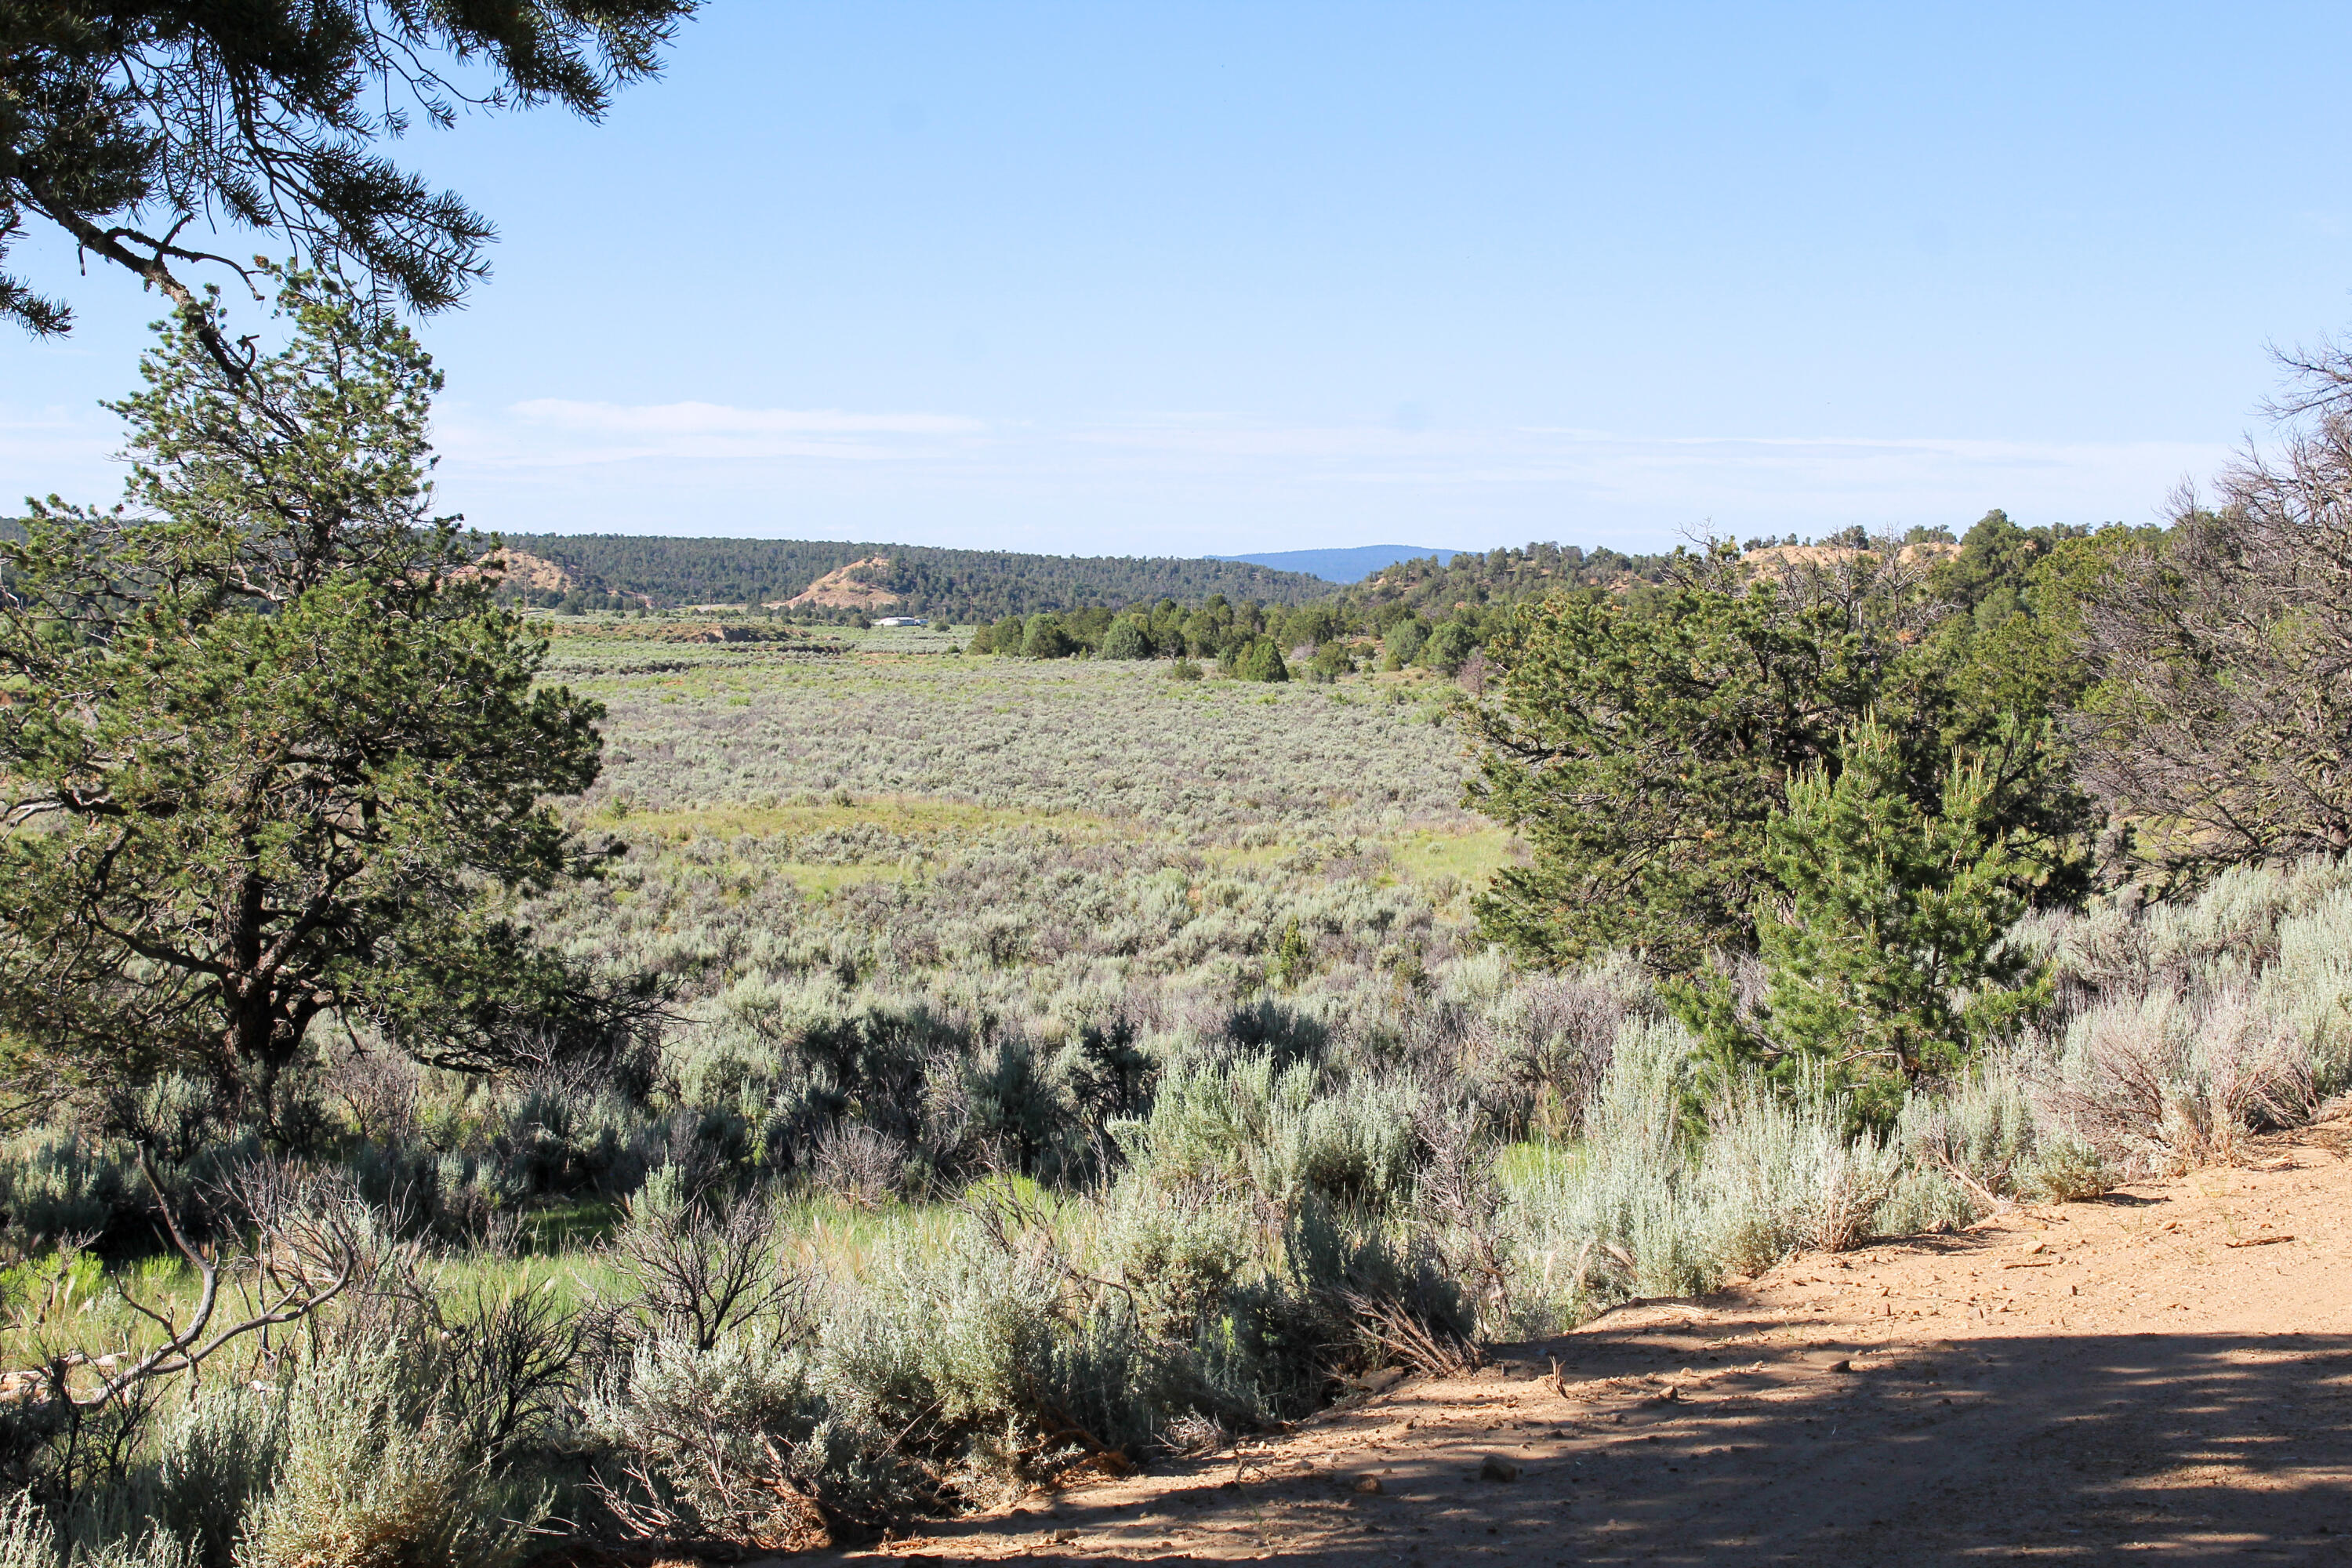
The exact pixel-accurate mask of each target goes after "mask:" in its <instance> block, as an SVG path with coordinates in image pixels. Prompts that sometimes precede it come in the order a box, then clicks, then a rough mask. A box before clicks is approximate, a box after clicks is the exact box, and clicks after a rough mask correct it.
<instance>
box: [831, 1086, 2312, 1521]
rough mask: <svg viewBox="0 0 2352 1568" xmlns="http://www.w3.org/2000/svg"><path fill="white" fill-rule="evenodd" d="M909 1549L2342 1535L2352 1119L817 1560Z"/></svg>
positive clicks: (1773, 1275) (1623, 1318) (1791, 1268)
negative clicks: (1213, 1454)
mask: <svg viewBox="0 0 2352 1568" xmlns="http://www.w3.org/2000/svg"><path fill="white" fill-rule="evenodd" d="M1554 1363H1557V1364H1558V1368H1559V1371H1558V1375H1557V1376H1555V1375H1554V1372H1553V1367H1554ZM1489 1459H1492V1460H1494V1461H1496V1463H1495V1464H1493V1465H1491V1466H1489V1465H1487V1464H1486V1461H1488V1460H1489ZM1482 1468H1484V1469H1485V1470H1486V1476H1484V1477H1483V1478H1482V1473H1481V1472H1482ZM1505 1477H1507V1478H1509V1479H1502V1478H1505ZM1374 1483H1377V1485H1375V1484H1374ZM892 1558H895V1559H898V1560H901V1561H906V1562H947V1563H962V1562H1006V1561H1013V1562H1018V1561H1023V1560H1029V1561H1038V1562H1054V1563H1087V1562H1095V1563H1129V1562H1143V1563H1155V1562H1157V1563H1166V1562H1225V1561H1235V1560H1259V1559H1266V1558H1280V1559H1282V1560H1284V1561H1296V1562H1300V1563H1330V1564H1349V1565H1355V1564H1365V1565H1369V1564H1375V1563H1380V1564H1386V1563H1407V1564H1431V1565H1434V1564H1437V1563H1457V1562H1480V1561H1485V1562H1496V1563H1620V1562H1636V1561H1638V1562H1643V1563H1650V1562H1655V1563H1751V1562H1752V1563H1837V1564H1864V1563H1889V1564H1893V1563H1929V1562H1967V1563H1975V1562H1983V1561H2019V1560H2023V1561H2030V1562H2055V1563H2117V1562H2125V1561H2133V1562H2137V1561H2141V1560H2154V1561H2157V1562H2162V1563H2218V1562H2221V1561H2225V1560H2226V1561H2229V1562H2232V1563H2239V1562H2246V1563H2262V1562H2283V1563H2352V1121H2346V1120H2343V1119H2338V1120H2336V1121H2331V1122H2330V1123H2328V1124H2326V1125H2324V1126H2321V1127H2318V1128H2315V1129H2312V1130H2310V1131H2305V1132H2303V1133H2299V1134H2296V1135H2294V1137H2291V1138H2284V1139H2279V1140H2274V1141H2273V1142H2269V1143H2267V1144H2265V1145H2263V1147H2262V1148H2261V1149H2260V1150H2259V1151H2258V1152H2257V1153H2256V1154H2255V1156H2254V1157H2253V1159H2252V1162H2251V1163H2249V1164H2248V1165H2246V1166H2244V1167H2237V1168H2230V1169H2215V1170H2208V1171H2202V1172H2199V1173H2195V1174H2192V1175H2189V1176H2187V1177H2183V1178H2181V1179H2179V1180H2177V1181H2168V1182H2162V1183H2157V1184H2149V1185H2145V1186H2137V1187H2130V1188H2126V1189H2124V1190H2122V1191H2119V1192H2116V1193H2113V1194H2109V1195H2108V1196H2106V1197H2105V1198H2102V1199H2098V1200H2095V1201H2093V1202H2089V1203H2081V1204H2070V1205H2063V1206H2060V1207H2053V1208H2046V1209H2026V1210H2019V1211H2016V1212H2013V1213H2011V1214H2008V1215H2001V1216H2000V1217H1998V1218H1996V1219H1993V1220H1990V1221H1988V1222H1986V1223H1985V1224H1983V1225H1981V1226H1978V1227H1977V1228H1975V1229H1973V1230H1970V1231H1969V1232H1967V1233H1965V1234H1962V1235H1959V1236H1951V1237H1929V1238H1923V1239H1918V1240H1912V1241H1903V1242H1895V1243H1888V1244H1884V1245H1881V1246H1876V1247H1870V1248H1868V1249H1866V1250H1864V1251H1859V1252H1851V1253H1846V1254H1843V1255H1841V1256H1835V1257H1820V1256H1812V1257H1806V1258H1798V1259H1796V1260H1794V1261H1793V1262H1791V1263H1790V1264H1787V1265H1784V1266H1782V1267H1780V1268H1776V1269H1774V1270H1772V1271H1771V1272H1770V1273H1769V1274H1768V1275H1765V1276H1764V1277H1762V1278H1760V1279H1755V1280H1753V1281H1748V1282H1745V1283H1742V1284H1740V1285H1738V1286H1737V1287H1736V1288H1735V1289H1729V1290H1727V1291H1725V1292H1724V1293H1722V1294H1720V1295H1717V1296H1712V1297H1708V1298H1706V1299H1705V1300H1697V1301H1691V1302H1654V1303H1648V1304H1645V1305H1643V1306H1639V1307H1635V1308H1631V1309H1622V1310H1618V1311H1615V1312H1612V1313H1611V1314H1609V1315H1608V1316H1606V1317H1604V1318H1602V1319H1601V1320H1599V1321H1595V1322H1593V1323H1591V1324H1589V1325H1587V1326H1586V1327H1585V1328H1583V1329H1581V1330H1580V1331H1577V1332H1576V1333H1573V1334H1570V1335H1567V1336H1565V1337H1563V1338H1560V1339H1558V1340H1554V1341H1550V1342H1544V1343H1538V1344H1523V1345H1510V1346H1504V1347H1501V1348H1499V1349H1498V1350H1496V1352H1494V1361H1493V1364H1491V1365H1490V1366H1488V1367H1487V1368H1486V1369H1485V1370H1483V1371H1482V1372H1480V1373H1476V1374H1475V1375H1473V1376H1469V1377H1465V1378H1460V1379H1452V1380H1445V1381H1435V1382H1413V1383H1406V1384H1400V1385H1398V1386H1395V1387H1391V1388H1390V1389H1388V1390H1386V1391H1385V1392H1382V1393H1380V1394H1362V1395H1359V1396H1357V1397H1355V1398H1354V1399H1352V1400H1351V1401H1350V1402H1348V1403H1346V1404H1343V1405H1342V1406H1341V1407H1339V1408H1337V1409H1334V1410H1332V1411H1329V1412H1328V1413H1326V1414H1325V1415H1322V1416H1319V1417H1318V1418H1317V1419H1315V1420H1314V1421H1311V1422H1307V1423H1304V1424H1302V1425H1300V1426H1298V1427H1297V1428H1296V1429H1294V1430H1292V1431H1289V1432H1286V1433H1284V1434H1280V1435H1278V1436H1272V1437H1269V1438H1265V1439H1260V1440H1252V1441H1250V1442H1249V1443H1247V1444H1245V1445H1244V1447H1243V1449H1242V1451H1241V1452H1240V1453H1239V1454H1238V1455H1234V1454H1230V1453H1229V1454H1226V1455H1224V1456H1222V1457H1220V1458H1217V1459H1214V1460H1212V1461H1203V1462H1199V1463H1187V1464H1161V1465H1158V1466H1155V1467H1154V1468H1153V1471H1152V1473H1150V1474H1149V1475H1145V1476H1140V1477H1134V1478H1129V1479H1122V1480H1114V1481H1105V1482H1102V1483H1100V1484H1097V1485H1093V1486H1090V1487H1086V1488H1082V1489H1072V1490H1067V1491H1064V1492H1061V1493H1058V1494H1040V1495H1038V1496H1035V1497H1033V1498H1032V1499H1031V1500H1029V1501H1028V1502H1026V1503H1025V1504H1024V1505H1021V1506H1019V1507H1016V1508H1013V1509H1012V1510H1006V1511H1003V1512H1000V1513H997V1514H993V1515H988V1516H982V1517H978V1518H974V1519H970V1520H964V1521H958V1522H956V1523H954V1524H952V1525H947V1526H940V1527H936V1528H934V1529H932V1530H931V1531H930V1532H929V1533H928V1534H925V1535H921V1536H917V1537H910V1538H908V1539H904V1540H894V1541H887V1542H883V1543H881V1544H879V1545H875V1546H869V1547H867V1548H866V1549H864V1550H861V1551H855V1552H837V1553H824V1554H821V1556H820V1557H819V1558H818V1559H817V1560H821V1561H826V1562H832V1561H839V1562H842V1563H853V1562H854V1563H877V1562H878V1561H881V1560H887V1559H892ZM793 1561H794V1562H797V1563H808V1562H810V1561H812V1559H811V1558H808V1557H803V1558H798V1559H794V1560H793Z"/></svg>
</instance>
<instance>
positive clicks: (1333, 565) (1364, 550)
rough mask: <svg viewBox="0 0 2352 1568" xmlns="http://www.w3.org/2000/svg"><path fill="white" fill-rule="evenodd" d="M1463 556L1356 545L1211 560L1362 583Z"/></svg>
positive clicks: (1423, 547) (1394, 546)
mask: <svg viewBox="0 0 2352 1568" xmlns="http://www.w3.org/2000/svg"><path fill="white" fill-rule="evenodd" d="M1461 553H1463V552H1461V551H1459V550H1435V549H1432V548H1431V547H1430V546H1428V545H1425V544H1357V545H1351V546H1349V547H1347V548H1345V549H1339V550H1275V551H1269V552H1266V553H1265V554H1263V555H1212V556H1210V557H1209V558H1208V559H1210V560H1212V561H1246V562H1248V563H1251V564H1252V565H1255V566H1271V567H1273V568H1274V569H1275V570H1276V571H1277V572H1304V573H1306V574H1307V575H1308V576H1310V577H1320V578H1322V579H1323V580H1324V581H1326V582H1328V583H1340V584H1348V583H1360V582H1362V581H1363V580H1364V579H1365V578H1367V577H1369V576H1370V575H1371V574H1373V573H1375V572H1379V571H1381V570H1382V569H1384V568H1386V567H1390V566H1393V565H1395V564H1396V563H1398V562H1400V561H1426V560H1428V559H1429V558H1430V557H1431V556H1435V557H1436V558H1437V563H1438V564H1439V565H1441V566H1443V565H1444V564H1445V563H1447V562H1449V561H1451V560H1453V559H1454V557H1455V556H1457V555H1459V554H1461Z"/></svg>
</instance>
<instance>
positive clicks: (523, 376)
mask: <svg viewBox="0 0 2352 1568" xmlns="http://www.w3.org/2000/svg"><path fill="white" fill-rule="evenodd" d="M2347 55H2352V8H2346V7H2341V6H2333V7H2317V6H2314V7H2296V6H2289V5H2265V6H2239V7H2222V6H2218V5H2216V6H2207V7H2198V8H2185V7H2165V6H2151V5H2133V6H2128V7H2125V6H2113V7H2101V6H2071V7H2070V6H2050V5H2036V6H2016V7H2005V6H1997V5H1996V6H1987V5H1970V6H1966V7H1953V8H1948V9H1942V8H1935V7H1927V6H1900V7H1896V6H1883V5H1874V6H1854V7H1831V6H1797V5H1773V6H1744V7H1731V6H1724V7H1709V6H1664V5H1658V6H1627V5H1612V6H1597V5H1596V6H1579V5H1565V4H1552V5H1475V4H1463V3H1460V0H1456V3H1454V4H1446V5H1381V4H1369V5H1368V4H1350V5H1307V4H1270V3H1266V0H1257V3H1254V4H1230V5H1226V4H1197V5H1174V4H1171V5H1154V6H1146V5H1122V4H1107V3H1099V0H1098V3H1094V4H1072V5H1024V4H1016V3H1013V0H1003V3H996V4H990V5H948V4H938V5H918V4H862V5H852V4H825V5H802V4H792V5H786V4H767V3H761V0H713V3H712V4H711V5H710V6H709V10H708V12H707V14H706V15H705V16H703V17H702V18H701V19H700V20H699V21H698V22H695V23H693V24H690V25H689V26H688V27H687V29H686V30H685V31H684V33H683V34H682V36H681V37H680V39H679V42H678V46H677V49H676V51H675V54H674V57H673V59H672V64H671V67H670V69H669V72H668V74H667V77H666V78H665V79H663V80H661V81H659V82H656V83H654V84H651V85H648V86H645V87H640V88H637V89H632V90H631V91H629V92H628V93H627V94H625V96H624V97H623V98H622V100H620V102H619V103H618V104H617V105H616V107H615V110H614V113H613V114H612V115H611V116H610V118H609V119H608V120H607V121H606V122H605V123H604V124H603V125H601V126H588V125H583V124H581V123H579V122H577V121H571V120H568V119H566V118H563V117H562V116H560V115H556V114H553V113H550V112H547V111H541V112H538V113H535V114H532V115H527V116H516V117H509V118H504V119H469V120H467V121H462V122H461V123H460V124H459V126H458V127H457V129H456V130H455V131H454V132H446V133H442V132H416V133H414V134H413V135H412V136H411V137H410V138H409V140H408V141H407V142H406V143H405V144H404V155H406V156H407V157H409V158H411V159H412V160H414V161H415V163H418V164H419V165H420V166H422V167H424V168H425V169H426V170H427V172H428V173H430V174H432V175H433V176H434V177H435V178H436V179H438V180H440V181H443V182H445V183H446V184H450V185H452V186H454V187H456V188H457V189H458V190H459V191H461V192H462V193H464V194H465V195H467V197H469V198H470V199H472V200H473V201H474V202H475V204H476V205H478V206H479V207H481V208H482V209H483V210H485V211H486V212H488V214H489V215H490V216H492V217H493V218H495V219H496V220H497V221H498V222H499V226H500V227H501V229H502V231H503V239H502V241H501V243H500V244H499V246H498V247H497V249H496V254H495V267H496V272H495V275H494V276H493V278H492V279H491V280H490V281H489V282H488V283H487V284H486V285H484V286H483V287H482V288H481V289H480V290H479V291H478V294H477V295H476V296H475V298H474V300H473V301H472V303H471V304H470V306H469V307H468V308H467V309H466V310H463V311H461V312H457V313H454V314H450V315H445V316H442V317H437V318H435V319H432V320H431V321H427V322H426V323H425V326H424V331H425V336H426V340H427V342H428V343H429V344H430V345H431V346H432V347H433V349H434V351H435V352H436V354H437V355H438V356H439V357H440V360H441V362H442V363H443V365H444V367H445V368H446V371H447V373H448V390H447V393H446V396H445V399H444V402H443V404H442V405H441V411H440V418H439V421H438V426H437V439H438V440H439V443H440V446H441V448H442V451H443V453H444V461H443V466H442V479H441V489H442V497H443V500H445V502H446V503H447V504H448V505H449V506H450V507H451V508H453V509H457V510H464V511H465V512H466V513H467V516H468V517H469V519H470V520H471V521H474V522H475V523H476V524H477V525H478V526H482V527H485V528H506V529H509V530H515V531H530V530H541V529H548V530H557V531H630V532H667V533H732V534H750V535H770V536H778V537H793V538H854V539H872V540H886V541H897V542H916V543H932V544H962V545H976V546H991V547H1003V548H1013V549H1036V550H1048V551H1070V552H1082V553H1099V552H1121V553H1126V552H1136V553H1181V554H1190V553H1199V552H1222V553H1236V552H1247V551H1260V550H1274V549H1296V548H1307V547H1314V546H1335V545H1349V544H1363V543H1380V542H1403V543H1421V544H1431V545H1444V546H1454V547H1470V548H1476V547H1483V546H1486V545H1491V544H1495V543H1501V542H1525V541H1528V540H1530V539H1558V540H1560V541H1562V542H1584V543H1610V544H1615V545H1618V546H1621V547H1625V548H1655V547H1659V546H1662V545H1669V544H1672V543H1674V542H1677V541H1679V540H1681V539H1685V538H1688V537H1693V536H1696V535H1700V534H1704V533H1706V532H1708V531H1713V532H1717V533H1725V534H1734V535H1738V536H1742V537H1745V536H1748V535H1750V534H1756V533H1765V532H1770V533H1782V532H1789V531H1795V532H1798V533H1801V534H1807V535H1811V534H1818V533H1824V532H1828V531H1832V530H1835V529H1839V528H1843V527H1844V526H1846V525H1848V524H1850V523H1854V522H1860V523H1864V524H1867V525H1870V526H1873V527H1879V526H1887V525H1892V526H1896V527H1907V526H1909V525H1912V524H1915V523H1945V524H1949V525H1953V526H1965V525H1966V524H1967V523H1968V522H1969V521H1972V520H1973V519H1974V518H1975V517H1976V516H1978V515H1979V513H1981V512H1982V511H1983V510H1985V509H1986V508H1988V507H1993V506H2001V507H2005V508H2007V509H2008V510H2010V512H2011V515H2013V516H2016V517H2018V518H2019V519H2020V520H2021V521H2033V522H2040V521H2104V520H2108V519H2122V520H2126V521H2146V520H2147V519H2148V518H2149V517H2151V516H2152V515H2154V514H2155V513H2156V512H2157V510H2158V509H2159V508H2160V507H2161V506H2162V504H2163V501H2164V499H2165V496H2166V494H2167V492H2168V490H2169V489H2171V488H2172V487H2173V486H2174V485H2175V484H2176V483H2177V482H2179V480H2180V479H2183V478H2184V477H2193V476H2196V475H2199V474H2201V473H2206V472H2210V470H2211V468H2213V467H2214V466H2215V465H2216V464H2217V463H2218V462H2220V461H2221V460H2222V459H2223V458H2224V457H2225V456H2226V454H2227V451H2228V449H2229V447H2231V445H2233V444H2234V443H2236V442H2238V441H2240V440H2242V439H2243V438H2245V437H2247V436H2249V435H2250V434H2259V433H2260V430H2261V426H2260V423H2259V420H2258V418H2257V416H2256V414H2255V412H2254V411H2255V408H2256V405H2258V404H2259V402H2260V401H2261V399H2262V398H2263V395H2265V394H2266V393H2268V392H2270V391H2271V390H2273V387H2274V385H2275V374H2274V372H2273V367H2272V365H2271V363H2270V362H2269V361H2268V359H2267V358H2266V355H2265V353H2264V345H2265V343H2266V342H2293V341H2294V340H2297V339H2302V338H2309V337H2313V336H2315V335H2317V334H2319V333H2322V332H2326V331H2336V330H2338V329H2341V328H2343V327H2344V326H2346V325H2347V321H2352V293H2347V290H2352V152H2347V147H2346V138H2345V135H2344V131H2343V110H2342V92H2341V83H2340V79H2339V78H2340V70H2341V62H2342V61H2343V60H2344V59H2345V58H2347ZM17 258H18V260H19V261H20V262H21V263H23V264H25V265H26V268H27V269H28V270H30V271H32V272H33V273H34V274H35V275H36V277H37V279H40V280H45V281H47V282H49V283H50V284H51V285H52V286H53V287H63V288H65V289H68V292H69V293H70V296H71V297H72V298H73V299H74V300H75V301H76V302H77V304H78V305H79V308H80V310H81V314H82V318H83V321H84V322H85V325H84V328H83V330H82V331H81V332H80V333H79V335H78V336H77V337H76V338H75V339H74V340H73V341H72V342H70V343H68V344H66V345H62V346H58V345H39V344H34V343H31V342H27V341H26V340H24V339H23V338H21V337H18V336H9V337H5V338H0V494H5V495H7V496H9V497H11V498H13V497H15V496H16V495H20V494H24V493H26V492H42V493H46V492H48V491H51V490H58V491H62V492H65V493H66V494H68V496H71V497H74V498H77V499H92V500H95V499H100V498H104V497H109V496H110V495H111V494H112V492H113V490H114V489H115V488H116V485H117V483H118V480H117V479H116V477H115V476H114V474H113V472H112V471H111V469H110V466H109V463H108V461H107V453H108V452H109V450H110V447H111V446H112V445H113V437H112V433H111V426H110V421H109V420H108V419H107V418H106V416H103V415H101V414H100V413H99V412H98V411H97V410H96V409H95V408H94V406H93V405H94V402H95V400H96V399H97V398H99V397H100V396H102V395H109V394H112V393H115V392H119V391H121V390H123V389H125V388H127V387H128V386H129V385H130V384H131V383H132V381H133V379H134V374H133V369H132V361H133V358H134V357H135V354H136V353H137V350H138V348H139V346H140V343H141V342H142V338H143V332H142V330H141V329H142V325H143V323H144V322H145V321H148V320H149V319H150V318H152V316H153V315H154V314H155V313H156V311H155V309H154V307H153V304H152V300H147V299H142V297H141V295H140V294H139V292H138V290H137V289H136V287H135V285H133V284H131V283H130V282H129V281H127V280H125V279H118V278H115V277H111V276H107V275H105V274H102V273H100V272H99V271H98V270H97V269H95V268H93V269H92V275H91V276H90V277H89V279H87V280H84V281H75V280H74V279H72V278H71V276H70V272H71V267H72V262H71V257H70V253H69V251H68V250H67V249H65V248H64V247H60V246H58V245H56V244H54V243H53V242H49V241H47V240H46V239H28V240H27V241H26V243H24V244H23V245H21V246H20V247H19V248H18V251H17Z"/></svg>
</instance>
